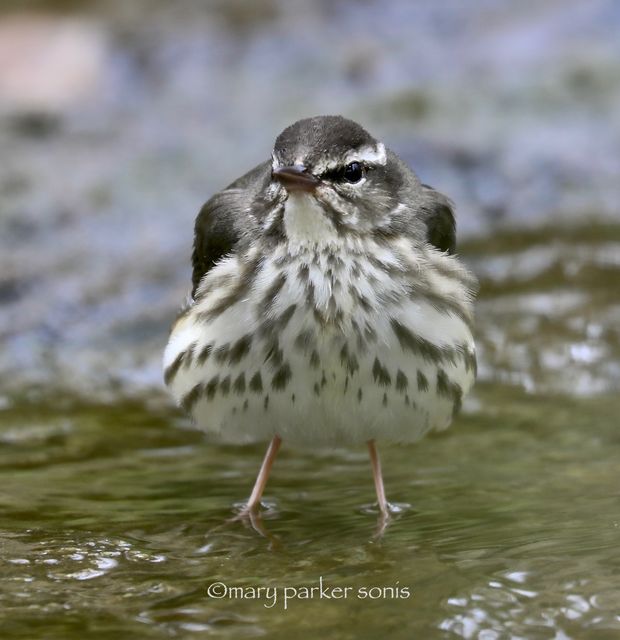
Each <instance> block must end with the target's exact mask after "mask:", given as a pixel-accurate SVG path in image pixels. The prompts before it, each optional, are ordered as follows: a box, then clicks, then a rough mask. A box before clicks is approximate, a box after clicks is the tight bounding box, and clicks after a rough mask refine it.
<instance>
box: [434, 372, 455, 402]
mask: <svg viewBox="0 0 620 640" xmlns="http://www.w3.org/2000/svg"><path fill="white" fill-rule="evenodd" d="M437 395H440V396H444V398H450V397H452V393H451V390H450V380H449V379H448V375H447V374H446V372H445V371H444V370H443V369H438V370H437Z"/></svg>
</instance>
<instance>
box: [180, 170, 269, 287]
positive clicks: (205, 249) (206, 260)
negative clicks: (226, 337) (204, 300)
mask: <svg viewBox="0 0 620 640" xmlns="http://www.w3.org/2000/svg"><path fill="white" fill-rule="evenodd" d="M270 166H271V162H270V161H266V162H262V163H261V164H259V165H258V166H256V167H254V169H252V170H251V171H249V172H248V173H246V174H245V175H243V176H241V178H238V179H237V180H235V181H234V182H233V183H232V184H230V185H229V186H228V187H226V188H225V189H223V190H222V191H220V192H218V193H216V194H215V195H214V196H213V197H211V198H210V199H209V200H208V201H207V202H206V203H205V204H204V205H203V207H202V209H201V210H200V213H199V214H198V216H197V217H196V222H195V225H194V248H193V251H192V267H193V271H192V298H194V297H195V295H196V290H197V289H198V285H199V284H200V281H201V280H202V278H203V277H204V275H205V274H206V273H208V272H209V271H210V270H211V268H212V267H213V266H214V265H215V264H216V263H217V261H218V260H220V259H221V258H222V257H224V256H226V255H228V254H230V253H232V252H233V251H234V250H235V247H236V246H237V244H238V243H239V241H240V240H241V238H242V237H243V235H244V233H247V232H248V231H249V229H248V226H249V218H248V212H247V207H248V205H249V204H250V203H251V202H252V200H253V198H254V195H255V194H256V192H258V190H259V189H260V188H262V186H263V183H264V180H265V179H268V176H269V174H270Z"/></svg>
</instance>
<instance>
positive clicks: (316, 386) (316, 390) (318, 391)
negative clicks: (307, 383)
mask: <svg viewBox="0 0 620 640" xmlns="http://www.w3.org/2000/svg"><path fill="white" fill-rule="evenodd" d="M314 395H315V396H320V395H321V387H319V383H318V382H315V383H314Z"/></svg>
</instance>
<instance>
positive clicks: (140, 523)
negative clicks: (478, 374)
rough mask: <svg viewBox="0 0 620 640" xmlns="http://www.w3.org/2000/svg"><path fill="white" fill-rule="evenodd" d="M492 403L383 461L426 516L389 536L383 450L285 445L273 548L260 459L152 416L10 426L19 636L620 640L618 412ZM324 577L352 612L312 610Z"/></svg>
mask: <svg viewBox="0 0 620 640" xmlns="http://www.w3.org/2000/svg"><path fill="white" fill-rule="evenodd" d="M477 401H478V402H479V403H480V407H481V408H480V409H479V410H475V411H473V412H472V413H469V414H468V415H466V416H464V417H462V418H461V419H460V420H459V422H458V424H457V425H456V427H455V428H454V430H452V431H449V432H447V433H445V434H442V435H440V436H434V437H431V438H428V439H427V440H425V441H423V442H421V443H420V444H419V445H417V446H412V447H392V448H387V447H384V448H383V449H382V454H383V462H384V467H385V469H384V472H385V480H386V483H387V489H388V492H389V497H390V499H391V500H392V501H394V502H396V503H400V504H401V505H402V504H407V505H409V506H406V507H403V508H402V509H403V510H402V511H401V513H399V514H396V515H395V516H394V517H393V520H392V522H391V523H390V524H389V525H388V527H387V529H386V530H385V531H384V533H383V535H382V536H377V535H376V529H377V514H376V512H374V509H373V508H372V507H371V506H369V505H370V503H372V500H373V488H372V482H371V475H370V468H369V464H368V461H367V459H366V455H365V452H364V451H345V450H340V451H326V452H320V451H317V452H300V451H293V450H290V449H287V448H286V446H284V447H283V449H282V452H281V455H280V457H279V459H278V460H277V463H276V466H275V468H274V472H273V475H272V479H271V483H270V484H269V486H268V490H267V493H266V498H265V499H266V503H267V509H266V510H265V511H264V514H263V516H264V517H263V525H264V528H265V530H266V534H267V535H266V537H263V536H261V535H259V534H258V533H257V532H256V531H254V530H253V529H252V528H251V527H249V526H248V525H244V523H243V522H234V521H233V522H230V521H229V519H230V518H231V516H232V515H233V513H234V504H235V503H237V502H239V501H240V500H242V499H243V498H244V497H245V496H246V495H247V493H248V490H249V487H250V484H251V482H252V481H253V476H254V474H255V472H256V470H257V467H258V464H259V462H260V458H261V456H262V453H263V451H262V450H261V448H259V447H222V446H215V445H212V444H208V443H205V442H204V441H203V439H202V437H201V436H200V434H198V433H197V432H195V431H193V430H188V429H185V428H183V421H182V420H179V418H178V417H176V416H175V414H173V413H172V412H168V411H162V410H160V409H149V408H147V407H145V406H143V405H142V404H141V403H137V402H134V403H126V404H124V405H116V406H111V407H107V406H85V405H83V404H80V403H68V404H66V406H64V407H62V408H59V409H57V410H53V409H45V408H42V407H41V405H40V404H36V405H31V406H24V405H22V406H19V407H15V408H8V409H6V410H5V412H4V414H3V420H2V425H3V426H2V432H1V434H0V439H1V440H0V441H1V443H2V448H1V453H2V458H1V465H2V466H1V469H2V471H1V478H0V484H1V486H2V495H3V497H2V510H3V514H4V516H3V526H2V564H3V568H2V571H3V581H2V587H1V596H0V597H1V610H2V617H3V618H4V620H3V622H4V625H3V628H4V629H5V631H4V632H3V637H11V638H22V637H23V638H29V637H33V634H35V633H42V634H43V633H44V636H45V637H46V638H72V637H83V636H82V634H83V633H84V631H85V630H87V631H88V633H89V637H104V636H106V637H108V634H110V635H111V634H112V633H113V632H117V633H119V634H121V635H122V636H123V637H129V635H133V636H134V637H143V638H151V637H152V638H165V637H179V636H180V637H193V636H196V637H200V636H202V635H213V636H215V637H223V638H239V637H258V636H262V635H269V637H287V636H290V633H291V632H292V631H291V630H292V629H294V630H295V634H296V636H297V637H299V638H306V637H307V638H311V637H312V638H314V637H316V635H317V633H321V632H323V631H324V632H326V633H329V634H330V637H334V634H335V633H336V632H339V633H338V637H351V638H376V637H377V636H378V635H379V634H381V635H382V636H384V637H385V636H387V637H393V638H410V637H412V636H415V637H417V635H418V634H417V633H416V632H418V633H419V634H420V635H421V637H465V638H474V637H485V638H500V637H502V638H503V637H526V638H559V637H578V638H604V637H609V638H611V637H617V635H615V634H618V633H620V619H619V617H618V602H619V601H620V585H619V583H618V571H619V569H620V565H619V560H618V554H617V549H618V544H619V541H620V540H619V538H620V513H619V510H618V492H617V460H618V456H619V455H620V438H619V437H618V428H617V412H618V400H617V398H615V397H607V396H602V397H598V398H597V399H596V400H577V399H572V400H571V399H566V398H562V399H560V398H552V397H550V398H540V397H537V398H533V397H532V396H529V395H526V394H525V393H523V392H518V391H515V390H514V389H509V388H503V387H500V386H494V387H490V386H488V385H481V386H480V387H479V388H478V393H477ZM175 423H176V424H175ZM321 578H322V580H323V586H324V589H325V588H327V589H332V588H333V587H340V588H341V589H342V591H340V592H338V591H336V592H335V593H336V595H338V594H339V593H340V594H341V595H342V594H346V596H347V597H346V598H345V597H342V598H340V599H336V598H333V597H332V599H328V598H327V597H325V595H323V597H321V595H320V593H319V592H318V591H317V592H315V593H314V594H313V597H312V598H304V597H303V596H304V593H305V592H304V589H309V588H312V587H316V586H318V584H319V580H320V579H321ZM214 583H221V584H219V585H216V586H212V585H214ZM223 585H226V586H223ZM232 587H243V591H242V595H245V597H243V598H242V597H241V595H239V594H237V595H236V597H232V596H231V592H230V591H226V589H230V588H232ZM258 587H262V588H267V587H269V588H271V589H275V596H274V595H273V593H272V592H267V591H265V592H264V593H262V594H261V593H256V592H253V591H252V588H258ZM210 588H211V589H212V590H213V589H220V590H224V591H223V593H225V594H227V596H228V597H222V598H216V595H217V594H218V593H220V592H217V593H215V592H213V591H211V592H209V589H210ZM346 588H348V590H345V589H346ZM287 589H288V591H287V592H286V591H285V590H287ZM210 593H211V596H210ZM233 593H234V592H233ZM310 593H311V592H310ZM333 593H334V592H332V591H328V592H327V595H330V594H332V595H333ZM365 594H370V595H368V596H367V597H364V596H365ZM371 596H372V597H371ZM483 630H484V631H485V634H484V635H479V633H480V632H482V631H483Z"/></svg>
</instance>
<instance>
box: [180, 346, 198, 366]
mask: <svg viewBox="0 0 620 640" xmlns="http://www.w3.org/2000/svg"><path fill="white" fill-rule="evenodd" d="M197 344H198V343H197V341H196V340H194V342H192V343H191V344H190V345H189V346H188V347H187V349H186V350H185V357H184V358H183V368H184V369H189V368H190V366H191V364H192V360H193V359H194V351H195V349H196V345H197Z"/></svg>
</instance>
